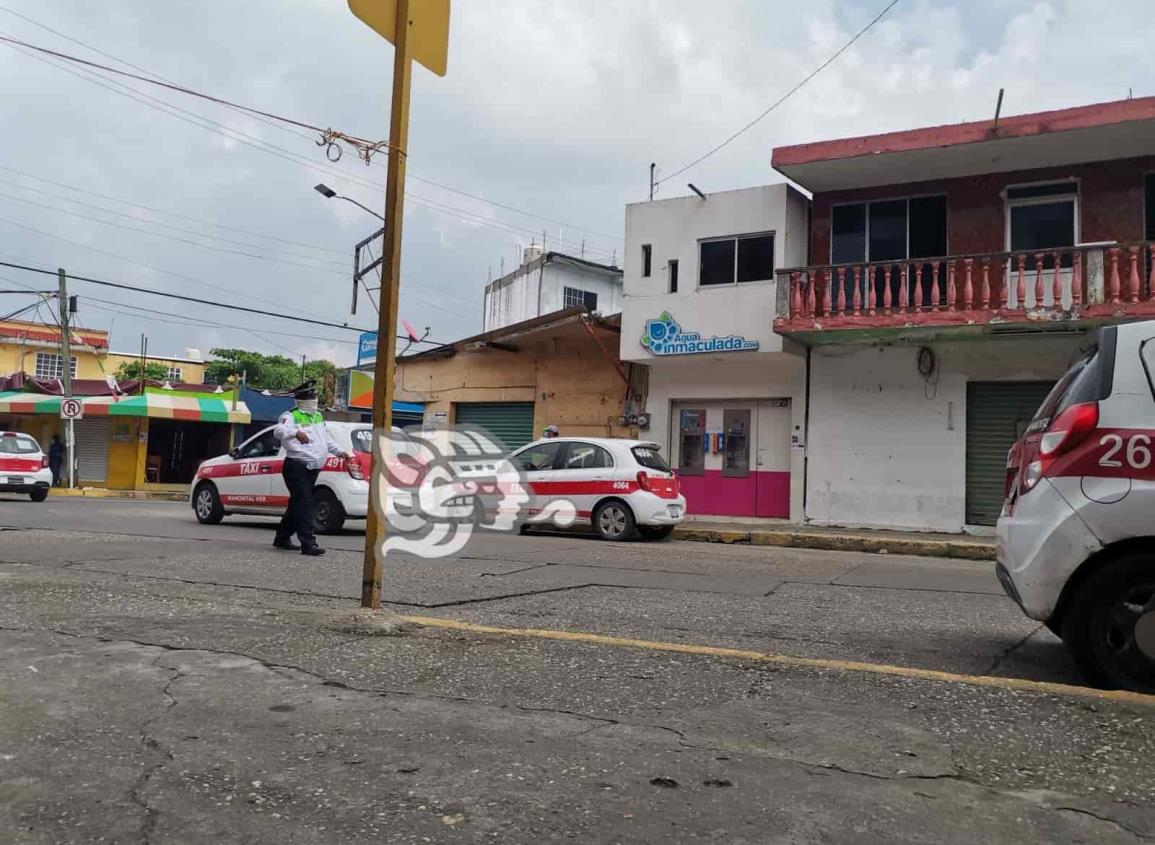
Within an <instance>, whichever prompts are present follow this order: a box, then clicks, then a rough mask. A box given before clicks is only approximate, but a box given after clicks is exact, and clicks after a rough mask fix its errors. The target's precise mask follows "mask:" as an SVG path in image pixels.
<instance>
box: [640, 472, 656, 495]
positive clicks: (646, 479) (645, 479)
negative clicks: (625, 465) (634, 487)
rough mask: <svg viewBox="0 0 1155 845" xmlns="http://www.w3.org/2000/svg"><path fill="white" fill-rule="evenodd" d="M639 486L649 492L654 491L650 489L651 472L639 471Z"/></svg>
mask: <svg viewBox="0 0 1155 845" xmlns="http://www.w3.org/2000/svg"><path fill="white" fill-rule="evenodd" d="M638 487H639V488H640V489H642V490H645V491H646V492H647V493H652V492H653V491H652V490H651V489H650V474H649V473H648V472H646V471H644V470H639V471H638Z"/></svg>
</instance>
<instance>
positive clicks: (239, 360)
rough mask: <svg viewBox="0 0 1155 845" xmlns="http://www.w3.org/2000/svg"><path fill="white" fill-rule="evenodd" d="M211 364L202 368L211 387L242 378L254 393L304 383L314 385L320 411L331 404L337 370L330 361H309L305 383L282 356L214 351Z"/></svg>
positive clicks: (294, 365) (296, 368)
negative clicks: (310, 381) (308, 382)
mask: <svg viewBox="0 0 1155 845" xmlns="http://www.w3.org/2000/svg"><path fill="white" fill-rule="evenodd" d="M210 352H211V354H212V356H213V360H211V361H209V362H208V364H206V365H205V380H206V381H208V382H210V383H212V384H223V385H227V384H231V383H232V381H231V380H232V379H233V378H234V377H235V378H240V377H241V375H242V374H243V375H244V379H245V383H246V384H247V385H248V386H249V387H251V388H253V389H254V390H291V389H293V388H294V387H296V386H297V385H298V384H300V383H301V382H302V381H303V380H305V379H313V380H315V381H316V382H317V391H318V397H317V398H318V399H319V400H320V402H321V405H322V407H327V406H329V405H332V404H333V398H334V395H335V392H336V387H337V375H338V373H339V370H338V369H337V367H336V366H335V365H334V364H333V363H332V362H331V361H308V362H307V363H306V364H305V372H304V379H302V377H301V364H300V362H298V361H294V360H292V359H291V358H287V357H285V356H284V355H262V354H261V353H260V352H251V351H249V350H247V349H213V350H210Z"/></svg>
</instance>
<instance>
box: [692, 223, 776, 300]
mask: <svg viewBox="0 0 1155 845" xmlns="http://www.w3.org/2000/svg"><path fill="white" fill-rule="evenodd" d="M772 278H774V234H773V233H769V234H761V235H739V236H737V237H733V238H719V239H717V240H709V241H702V242H701V245H700V260H699V265H698V284H699V285H702V286H703V287H706V286H709V285H732V284H735V283H738V284H740V283H742V282H761V281H765V280H767V279H772Z"/></svg>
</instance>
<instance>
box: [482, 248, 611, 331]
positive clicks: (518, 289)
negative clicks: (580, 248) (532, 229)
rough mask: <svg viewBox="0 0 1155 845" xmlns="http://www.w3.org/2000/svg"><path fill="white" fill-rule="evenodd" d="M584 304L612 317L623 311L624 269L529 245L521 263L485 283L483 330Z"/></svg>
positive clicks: (585, 306)
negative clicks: (498, 277)
mask: <svg viewBox="0 0 1155 845" xmlns="http://www.w3.org/2000/svg"><path fill="white" fill-rule="evenodd" d="M575 306H580V307H582V308H585V309H586V310H587V311H590V312H593V313H597V314H601V315H602V316H604V317H609V316H611V315H613V314H617V313H619V312H620V311H621V310H622V271H621V269H620V268H618V267H613V266H610V265H608V264H598V263H597V262H594V261H587V260H586V259H584V258H579V257H577V256H573V255H566V254H565V253H561V252H552V251H550V252H546V251H544V250H543V249H542V248H541V247H539V246H537V245H536V244H534V245H531V246H529V247H527V248H526V249H525V251H524V253H523V260H522V263H521V266H520V267H518V268H517V269H516V270H513V271H512V272H510V273H506V274H505V275H504V276H502V277H501V278H500V279H494V280H493V281H492V282H490V283H489V284H487V285H486V286H485V322H484V327H483V331H487V332H492V331H497V330H499V329H504V328H505V327H506V326H512V325H514V324H516V323H524V322H525V321H526V320H533V319H535V318H537V317H541V316H543V315H545V314H553V313H556V312H558V311H561V310H563V309H566V308H573V307H575Z"/></svg>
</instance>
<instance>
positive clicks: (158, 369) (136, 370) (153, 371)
mask: <svg viewBox="0 0 1155 845" xmlns="http://www.w3.org/2000/svg"><path fill="white" fill-rule="evenodd" d="M144 377H145V379H147V380H149V381H164V380H165V379H167V378H168V367H166V366H165V365H164V364H158V363H157V362H156V361H146V362H145V365H144ZM139 378H140V361H125V362H124V363H123V364H121V365H120V366H119V367H118V368H117V370H116V380H117V381H136V380H137V379H139Z"/></svg>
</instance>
